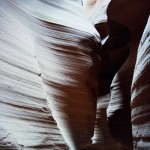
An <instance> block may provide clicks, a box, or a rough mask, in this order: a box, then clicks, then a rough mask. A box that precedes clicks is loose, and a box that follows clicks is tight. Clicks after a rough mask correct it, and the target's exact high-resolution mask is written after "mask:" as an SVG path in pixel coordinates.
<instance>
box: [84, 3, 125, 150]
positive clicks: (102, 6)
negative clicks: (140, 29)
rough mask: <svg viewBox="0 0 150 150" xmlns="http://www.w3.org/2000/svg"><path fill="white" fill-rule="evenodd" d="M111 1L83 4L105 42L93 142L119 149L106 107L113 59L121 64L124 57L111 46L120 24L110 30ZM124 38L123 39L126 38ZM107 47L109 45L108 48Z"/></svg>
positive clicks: (106, 147) (107, 147)
mask: <svg viewBox="0 0 150 150" xmlns="http://www.w3.org/2000/svg"><path fill="white" fill-rule="evenodd" d="M109 2H110V0H94V1H93V0H85V1H83V6H84V9H85V12H86V13H87V14H88V16H89V19H90V21H91V22H92V24H93V25H94V26H95V28H96V29H97V31H98V32H99V34H100V36H101V40H102V44H103V49H102V52H101V54H102V55H101V56H103V57H101V59H102V69H101V75H100V76H99V78H100V87H99V97H98V101H97V113H96V124H95V130H94V136H93V138H92V140H93V143H95V144H97V145H98V144H99V145H104V147H105V149H115V150H117V149H119V148H118V146H117V144H116V143H115V141H114V139H113V138H112V137H111V135H110V132H109V129H108V122H107V115H106V109H107V107H108V105H109V101H110V84H111V81H112V78H113V76H112V75H110V72H111V71H112V72H113V70H112V67H111V66H110V64H111V65H112V62H113V61H117V62H115V63H114V62H113V66H114V64H119V63H120V62H119V61H120V60H119V61H118V59H117V58H122V57H121V56H120V55H121V54H120V53H119V56H118V57H117V58H116V57H114V55H113V51H112V47H111V46H112V44H113V42H114V41H115V37H116V34H117V33H116V30H115V28H117V29H118V26H117V27H115V26H113V28H112V26H111V28H110V31H109V23H108V20H107V14H106V10H107V7H108V4H109ZM114 27H115V28H114ZM108 34H109V36H108ZM121 36H122V35H120V36H119V37H118V39H121V38H122V37H121ZM108 37H109V38H108ZM123 38H124V36H123ZM123 38H122V40H124V39H123ZM107 39H108V40H109V41H107ZM105 42H106V43H107V44H106V43H105ZM108 44H110V48H109V47H108ZM115 44H116V43H115V42H114V46H115ZM106 45H107V46H106ZM105 47H107V50H106V48H105ZM114 51H115V54H117V53H118V51H117V52H116V49H115V50H114ZM117 55H118V54H117ZM112 56H113V57H112ZM109 57H111V59H109ZM123 57H124V56H123ZM112 59H113V61H112ZM109 60H111V61H112V62H110V64H109ZM121 61H122V60H121ZM110 70H111V71H110ZM115 71H116V70H115ZM113 74H114V73H113Z"/></svg>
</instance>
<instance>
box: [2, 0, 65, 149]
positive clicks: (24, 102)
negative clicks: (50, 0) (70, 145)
mask: <svg viewBox="0 0 150 150" xmlns="http://www.w3.org/2000/svg"><path fill="white" fill-rule="evenodd" d="M5 2H6V1H0V110H1V111H0V149H1V150H5V149H17V150H22V149H32V150H34V149H36V150H37V149H62V150H64V149H66V148H67V146H66V144H65V141H64V139H63V138H62V136H61V133H60V131H59V129H58V127H57V125H56V122H55V121H54V119H53V117H52V115H51V111H50V109H49V107H48V105H47V100H46V98H45V92H44V90H43V87H42V82H41V78H40V74H41V71H40V68H39V66H38V63H37V59H36V55H35V51H34V46H33V43H34V40H33V36H32V35H31V32H30V30H29V29H28V28H27V27H26V26H25V25H23V24H22V23H20V20H19V19H18V18H17V17H14V15H12V14H11V13H9V11H8V7H6V6H8V4H9V3H7V4H6V3H5ZM7 2H8V1H7ZM10 9H11V8H10ZM13 11H15V10H12V12H13Z"/></svg>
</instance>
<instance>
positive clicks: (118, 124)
mask: <svg viewBox="0 0 150 150" xmlns="http://www.w3.org/2000/svg"><path fill="white" fill-rule="evenodd" d="M149 10H150V1H148V0H144V1H138V2H137V1H135V0H133V1H129V0H126V1H120V0H112V1H111V2H110V5H109V7H108V18H109V19H110V21H112V23H115V24H116V25H115V26H116V27H117V24H118V25H119V26H120V27H121V28H122V29H123V30H122V31H123V32H124V31H125V32H124V33H123V32H122V33H123V34H124V35H125V34H126V33H127V41H126V40H125V41H123V42H121V43H120V42H119V39H118V44H119V45H118V44H117V41H116V45H117V46H123V47H125V46H126V48H128V49H129V56H128V58H127V60H126V61H125V63H124V64H123V65H122V67H121V68H120V69H119V71H118V72H117V73H116V75H115V77H114V78H113V81H112V84H111V100H110V104H109V107H108V109H107V112H108V113H107V115H108V120H109V127H110V131H111V133H112V135H113V137H114V138H115V139H116V141H117V142H118V143H119V145H120V147H123V148H126V149H132V128H131V118H130V116H131V112H130V96H131V93H130V89H131V82H132V77H133V70H134V66H135V60H136V54H137V48H138V44H139V41H140V38H141V35H142V33H143V30H144V26H145V24H146V20H147V17H148V14H149ZM110 25H111V22H110ZM112 25H113V24H112ZM110 28H111V27H110ZM117 30H118V31H119V28H118V29H117ZM118 33H119V32H118ZM129 38H130V41H129ZM124 42H125V43H124ZM108 46H110V44H108ZM112 46H113V45H112ZM106 49H107V48H106ZM114 54H115V51H114ZM122 55H123V54H122ZM112 60H113V57H112ZM110 70H111V69H110Z"/></svg>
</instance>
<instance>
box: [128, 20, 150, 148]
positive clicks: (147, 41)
mask: <svg viewBox="0 0 150 150" xmlns="http://www.w3.org/2000/svg"><path fill="white" fill-rule="evenodd" d="M149 77H150V17H149V20H148V22H147V26H146V28H145V31H144V33H143V36H142V39H141V42H140V45H139V48H138V53H137V60H136V65H135V69H134V75H133V81H132V87H131V110H132V111H131V117H132V118H131V119H132V133H133V142H134V149H142V150H148V149H149V148H150V130H149V128H150V122H149V121H150V101H149V100H150V94H149V92H150V78H149Z"/></svg>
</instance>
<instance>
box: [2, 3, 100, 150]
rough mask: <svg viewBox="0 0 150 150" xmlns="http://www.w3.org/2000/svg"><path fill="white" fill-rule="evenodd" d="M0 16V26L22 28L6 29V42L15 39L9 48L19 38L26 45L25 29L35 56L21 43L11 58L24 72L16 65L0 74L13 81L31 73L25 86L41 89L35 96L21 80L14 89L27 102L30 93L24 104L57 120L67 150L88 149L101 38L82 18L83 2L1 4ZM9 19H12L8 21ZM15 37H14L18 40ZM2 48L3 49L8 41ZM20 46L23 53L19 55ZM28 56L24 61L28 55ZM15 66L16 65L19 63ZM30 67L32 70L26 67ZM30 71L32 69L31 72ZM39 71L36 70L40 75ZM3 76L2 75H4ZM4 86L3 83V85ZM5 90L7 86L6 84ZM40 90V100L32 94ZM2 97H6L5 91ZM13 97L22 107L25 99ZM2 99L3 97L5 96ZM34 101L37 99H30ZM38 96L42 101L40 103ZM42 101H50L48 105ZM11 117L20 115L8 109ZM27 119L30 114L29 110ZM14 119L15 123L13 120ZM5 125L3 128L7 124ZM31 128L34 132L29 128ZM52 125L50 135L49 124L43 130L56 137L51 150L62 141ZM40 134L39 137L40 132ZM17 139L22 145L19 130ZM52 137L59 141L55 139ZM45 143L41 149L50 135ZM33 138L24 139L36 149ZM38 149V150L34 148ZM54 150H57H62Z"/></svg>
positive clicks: (91, 133) (84, 17)
mask: <svg viewBox="0 0 150 150" xmlns="http://www.w3.org/2000/svg"><path fill="white" fill-rule="evenodd" d="M62 4H63V5H62ZM1 10H2V12H3V13H2V17H1V18H2V20H3V15H4V17H5V20H7V19H8V18H9V17H10V19H12V21H13V20H17V22H19V24H21V25H20V26H21V27H20V26H19V25H18V26H17V24H16V25H15V22H14V23H13V24H14V29H12V30H13V32H12V30H11V27H9V26H8V25H7V28H6V29H7V30H8V36H13V37H14V38H13V39H12V40H11V41H10V43H11V44H12V47H15V46H16V45H17V43H18V44H19V42H20V40H21V39H22V38H23V39H22V42H24V41H23V40H24V39H26V35H25V37H23V35H24V34H25V33H26V31H24V28H27V30H29V37H30V35H31V36H33V37H32V40H30V39H28V40H29V41H30V42H33V43H31V46H32V48H33V52H32V50H30V47H27V48H26V46H28V43H20V44H21V45H19V46H20V47H19V48H18V49H17V50H18V51H19V52H18V53H17V50H16V49H15V48H14V49H13V51H14V53H13V56H14V57H15V58H14V60H17V59H19V60H20V59H23V60H24V61H23V62H24V63H25V65H27V66H24V64H20V65H19V66H18V65H17V66H16V64H12V65H11V66H10V68H7V66H6V65H4V66H3V69H6V71H7V72H8V74H11V72H10V71H11V70H14V72H13V73H14V76H15V75H16V76H17V75H18V74H17V73H21V71H20V72H19V70H18V69H22V68H23V69H22V70H23V71H24V70H25V71H26V70H27V71H26V72H24V75H26V74H28V70H29V72H31V73H32V72H33V75H32V74H31V73H30V75H31V76H33V77H30V76H27V77H26V78H29V79H28V80H29V81H30V80H31V81H30V82H33V81H34V80H36V79H37V80H36V82H38V83H39V85H38V86H39V89H37V90H36V88H37V87H31V85H30V82H29V81H26V80H27V79H26V80H25V79H22V78H23V76H22V78H21V79H20V80H21V81H18V82H19V83H20V84H21V85H20V87H18V88H19V89H18V90H19V91H20V92H24V88H26V89H25V92H26V93H24V96H25V97H26V96H28V93H30V92H31V100H30V99H27V101H28V103H31V105H32V104H33V105H37V107H40V108H41V111H46V112H44V113H48V112H47V111H52V116H53V117H54V119H55V120H56V122H57V126H58V128H59V129H60V131H61V134H62V136H63V138H64V139H65V141H66V143H67V145H68V146H69V148H70V150H77V149H79V148H85V147H86V146H87V145H89V144H90V143H91V138H92V136H93V130H94V123H95V115H96V97H97V91H98V89H97V82H98V81H97V80H98V72H99V69H100V58H99V55H98V51H97V50H98V49H100V38H99V34H98V32H97V31H96V30H95V28H94V27H93V25H92V24H91V23H90V22H89V20H88V17H86V16H85V15H84V12H83V8H82V6H81V1H68V2H67V1H62V0H57V1H48V0H45V1H34V0H33V1H30V0H27V1H16V0H14V1H9V0H8V1H1ZM8 14H11V15H10V16H9V17H8V16H7V15H8ZM5 15H6V16H5ZM68 18H69V19H68ZM8 22H9V21H8ZM20 22H21V23H20ZM6 24H7V21H6V22H4V24H3V28H2V30H3V31H4V33H3V35H4V36H3V37H2V39H4V37H5V36H6V34H5V25H6ZM10 24H11V23H10ZM85 25H86V26H85ZM22 26H23V27H24V28H23V27H22ZM17 29H18V30H17ZM19 29H20V30H21V31H20V30H19ZM16 32H18V33H17V34H16ZM19 32H21V33H19ZM22 32H23V33H24V34H23V33H22ZM27 33H28V32H27ZM27 33H26V34H27ZM18 34H19V36H18ZM20 36H21V37H20ZM27 36H28V35H27ZM19 39H20V40H19ZM8 41H9V40H8ZM13 42H14V43H13ZM4 43H7V40H6V39H5V41H4ZM21 46H22V47H23V48H24V49H25V50H22V49H21ZM3 49H4V52H5V51H6V50H7V51H12V50H11V49H8V48H7V44H6V45H4V46H3V48H2V50H3ZM22 51H23V52H24V51H28V53H33V54H32V55H33V57H31V58H30V59H29V58H28V57H25V56H26V55H23V54H22ZM26 53H27V52H26ZM28 53H27V55H30V54H28ZM22 55H23V56H22ZM22 57H23V58H22ZM24 57H25V58H24ZM35 57H36V58H35ZM9 58H10V60H9ZM9 58H7V61H11V59H12V56H11V53H10V55H9ZM28 59H29V60H28ZM19 60H18V61H19ZM4 61H5V60H4ZM28 61H29V63H28ZM30 61H31V62H32V61H35V62H36V65H35V64H34V63H30ZM37 62H38V63H37ZM16 63H17V64H18V62H16ZM21 63H22V62H21ZM30 65H33V66H31V67H30ZM5 66H6V67H5ZM36 66H37V68H36ZM25 67H26V68H25ZM28 67H30V68H31V69H30V68H28ZM15 68H16V70H18V71H17V72H15V71H16V70H15ZM24 68H25V69H24ZM39 68H40V70H38V69H39ZM34 70H35V71H34ZM34 72H35V73H34ZM34 74H35V75H34ZM21 75H22V74H21ZM3 76H6V75H5V74H4V75H3ZM34 78H35V79H34ZM41 79H42V80H41ZM24 80H25V81H24ZM3 81H5V80H4V79H3ZM41 81H42V82H41ZM12 82H13V81H12ZM15 82H16V81H15ZM24 82H25V83H24ZM41 83H42V84H41ZM4 84H7V82H6V83H4ZM11 84H12V83H11ZM24 84H25V85H24ZM17 86H18V85H17V83H16V84H13V85H12V88H13V89H15V87H16V88H17ZM33 86H37V84H34V85H33ZM2 87H3V88H5V86H3V85H2ZM21 87H22V88H21ZM32 88H35V91H32V90H31V89H32ZM43 90H44V91H45V93H43V95H38V94H37V93H36V92H37V91H39V92H41V93H42V92H43ZM6 92H9V90H8V88H7V87H6ZM16 92H17V91H14V92H13V93H14V95H13V94H11V96H12V97H11V98H12V99H15V98H16ZM17 94H18V97H19V96H20V98H21V99H17V100H16V101H17V104H16V105H17V106H18V105H19V106H20V105H21V104H20V103H24V99H23V98H22V93H18V92H17ZM3 95H4V96H5V94H3ZM33 95H34V96H33ZM29 96H30V94H29ZM35 96H36V98H34V97H35ZM38 96H41V97H40V99H39V100H38ZM8 99H9V97H8ZM8 99H7V98H4V100H7V101H8ZM32 99H33V101H32ZM46 100H47V101H48V105H47V102H46ZM12 103H13V100H10V101H9V104H10V105H12ZM41 103H42V104H41ZM43 105H44V106H45V107H46V108H45V107H44V106H43ZM2 106H3V105H1V107H2ZM17 106H16V107H17ZM48 106H49V107H50V110H47V109H48V108H47V107H48ZM43 107H44V108H45V109H44V110H43V109H42V108H43ZM2 108H3V107H2ZM5 108H7V107H5ZM29 108H30V107H29V106H28V105H27V106H26V109H27V110H26V111H28V109H29ZM40 108H39V109H40ZM18 109H19V108H18ZM37 109H38V108H37ZM5 111H6V112H5V113H4V112H3V113H4V115H5V114H6V113H8V115H9V113H10V112H8V111H7V110H5ZM12 111H13V112H14V113H15V114H16V115H18V113H19V112H17V111H16V110H15V108H14V107H12ZM18 111H21V112H22V111H23V112H24V111H25V110H24V108H20V109H19V110H18ZM39 111H40V110H39ZM28 113H30V110H29V112H28ZM33 113H34V114H35V115H36V116H37V117H42V116H40V115H38V113H35V112H33ZM39 113H41V112H39ZM48 114H49V113H48ZM43 115H44V114H43ZM12 117H14V116H13V114H12ZM32 117H33V118H34V117H35V116H34V115H32ZM45 117H46V116H45ZM51 118H52V117H51ZM4 119H5V118H4ZM46 119H47V122H48V123H49V122H50V121H51V120H50V119H49V116H47V118H46ZM31 120H32V118H31ZM36 120H37V122H38V120H40V119H39V118H37V119H36ZM14 121H15V119H14ZM43 121H44V120H43ZM10 122H12V121H10ZM24 122H25V123H24V124H28V122H26V120H24ZM3 124H4V126H5V121H4V123H3ZM22 124H23V123H22ZM30 124H31V126H32V122H31V123H30ZM43 124H44V123H43ZM53 124H54V125H53V126H54V128H55V129H54V130H51V127H53V126H52V125H51V123H49V124H48V125H49V128H48V129H49V131H47V130H46V129H45V128H44V129H45V130H44V129H43V130H44V131H45V132H44V133H41V134H46V135H47V134H48V133H49V132H50V131H54V133H53V134H54V138H52V140H54V142H52V143H53V145H54V148H55V142H57V138H58V140H59V139H61V136H59V131H57V130H58V129H57V127H56V125H55V123H54V121H53ZM17 125H18V124H17ZM46 125H47V124H46ZM41 126H42V125H41ZM41 126H40V124H39V125H38V127H39V128H40V129H41V128H42V127H41ZM43 126H44V125H43ZM1 128H2V127H1ZM8 128H9V126H8ZM13 129H14V127H12V128H11V129H10V131H9V132H12V130H13ZM35 129H36V128H35ZM4 130H5V129H4ZM16 130H17V129H16ZM24 130H25V129H24ZM38 132H42V131H40V130H39V131H38ZM19 133H20V138H21V139H23V138H25V137H24V135H23V132H22V130H21V131H20V132H19ZM26 133H27V134H29V133H28V131H26ZM56 133H58V134H56ZM53 134H51V136H53ZM55 134H56V136H57V138H56V139H55ZM3 136H4V135H3ZM16 136H17V133H16V134H15V137H16ZM46 137H47V140H46V139H45V146H46V142H48V141H49V140H48V139H49V138H50V136H49V135H48V136H46ZM31 138H32V139H33V140H31V141H30V140H29V139H28V141H30V142H29V143H30V147H31V146H33V145H36V144H35V143H34V142H33V141H35V142H38V141H37V140H36V139H35V138H34V135H33V136H31ZM61 140H62V141H61V142H60V143H59V144H61V143H62V145H64V144H65V143H64V141H63V139H61ZM17 141H18V138H17ZM24 141H25V140H24ZM42 141H43V140H42ZM29 143H28V144H29ZM43 143H44V142H43ZM19 144H23V145H26V144H27V143H23V142H22V141H19ZM49 145H50V144H49ZM49 145H47V148H51V147H50V146H49ZM37 148H39V147H38V145H37ZM42 148H43V147H42V146H41V149H42ZM58 149H61V146H60V148H58Z"/></svg>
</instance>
